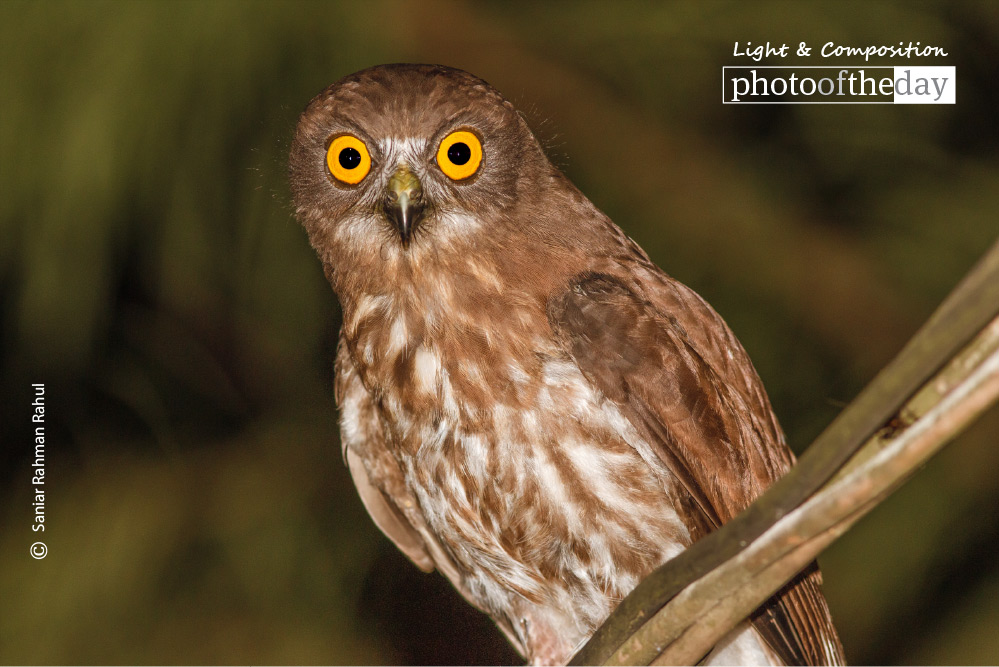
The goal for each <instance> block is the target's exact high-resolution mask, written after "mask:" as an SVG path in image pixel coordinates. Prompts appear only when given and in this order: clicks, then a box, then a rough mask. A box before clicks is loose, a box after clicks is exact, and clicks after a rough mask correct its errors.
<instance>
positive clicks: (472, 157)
mask: <svg viewBox="0 0 999 667" xmlns="http://www.w3.org/2000/svg"><path fill="white" fill-rule="evenodd" d="M481 163H482V142H480V141H479V138H478V137H477V136H475V135H474V134H472V133H471V132H468V131H467V130H458V131H457V132H452V133H451V134H449V135H447V136H446V137H444V141H442V142H441V147H440V148H438V149H437V164H438V165H439V166H440V168H441V171H443V172H444V173H445V174H447V175H448V177H449V178H451V179H453V180H455V181H460V180H462V179H463V178H468V177H469V176H471V175H472V174H474V173H475V172H476V171H478V169H479V165H480V164H481Z"/></svg>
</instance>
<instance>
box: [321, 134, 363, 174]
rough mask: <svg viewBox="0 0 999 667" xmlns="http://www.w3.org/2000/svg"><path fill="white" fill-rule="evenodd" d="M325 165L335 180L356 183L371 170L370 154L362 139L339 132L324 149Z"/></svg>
mask: <svg viewBox="0 0 999 667" xmlns="http://www.w3.org/2000/svg"><path fill="white" fill-rule="evenodd" d="M326 166H327V167H329V169H330V173H331V174H333V177H334V178H336V180H338V181H343V182H344V183H349V184H350V185H357V184H358V183H360V182H361V181H362V180H364V177H365V176H367V175H368V172H369V171H371V156H370V155H368V147H367V146H365V145H364V142H363V141H361V140H360V139H358V138H357V137H352V136H351V135H349V134H341V135H340V136H339V137H337V138H336V139H334V140H333V143H331V144H330V147H329V150H328V151H326Z"/></svg>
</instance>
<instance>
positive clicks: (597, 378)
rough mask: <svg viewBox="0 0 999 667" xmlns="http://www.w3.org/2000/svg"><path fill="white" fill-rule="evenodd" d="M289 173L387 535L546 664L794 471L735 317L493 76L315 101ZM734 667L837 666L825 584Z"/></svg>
mask: <svg viewBox="0 0 999 667" xmlns="http://www.w3.org/2000/svg"><path fill="white" fill-rule="evenodd" d="M289 171H290V181H291V187H292V192H293V196H294V203H295V209H296V214H297V216H298V219H299V220H300V221H301V223H302V224H303V225H304V227H305V229H306V230H307V232H308V236H309V240H310V242H311V244H312V246H313V247H314V248H315V250H316V252H317V254H318V256H319V259H320V260H321V262H322V266H323V269H324V272H325V275H326V277H327V279H328V280H329V282H330V285H331V286H332V288H333V290H334V292H335V293H336V295H337V297H338V299H339V301H340V304H341V306H342V313H343V326H342V330H341V331H340V338H339V346H338V352H337V358H336V365H335V375H336V378H335V394H336V401H337V405H338V407H339V410H340V427H341V444H342V447H343V455H344V459H345V461H346V465H347V466H348V467H349V469H350V473H351V476H352V478H353V480H354V483H355V485H356V486H357V491H358V493H359V494H360V497H361V500H362V501H363V503H364V506H365V507H366V508H367V510H368V512H369V513H370V515H371V517H372V519H373V520H374V522H375V523H376V524H377V525H378V527H379V528H380V529H381V530H382V531H383V532H384V533H385V535H387V536H388V537H389V538H390V539H391V540H392V541H393V542H395V544H396V545H397V546H398V547H399V549H401V550H402V551H403V552H404V553H405V554H406V555H407V556H408V557H409V558H410V559H411V560H412V561H413V562H414V563H415V564H416V565H417V566H418V567H420V568H421V569H423V570H426V571H431V570H433V569H437V570H439V571H440V572H441V573H443V574H444V576H446V577H447V578H448V579H449V580H450V581H451V583H452V584H453V585H454V586H455V588H457V589H458V591H460V593H461V594H462V595H463V596H464V597H465V599H467V600H468V601H469V602H470V603H471V604H473V605H475V606H476V607H477V608H479V609H480V610H482V611H483V612H485V613H486V614H488V615H489V616H490V617H491V618H492V619H493V620H494V621H495V623H496V625H497V626H498V627H499V628H500V629H501V630H502V631H503V632H504V633H505V635H506V636H507V637H508V638H509V640H510V642H512V644H513V645H514V646H515V647H516V649H517V650H518V651H520V653H521V654H522V655H524V656H525V657H526V658H527V659H528V660H529V661H530V662H531V663H533V664H562V663H565V662H566V661H568V660H569V659H570V658H571V657H572V655H573V654H574V652H575V651H577V650H578V649H579V648H580V647H581V645H582V644H583V643H585V641H586V640H587V638H589V637H590V635H591V634H592V633H593V632H594V630H595V629H596V628H597V627H598V626H599V625H600V624H601V622H602V621H603V620H604V619H605V618H606V617H607V616H608V615H609V614H610V612H611V611H612V610H613V609H614V607H615V606H616V605H617V604H618V603H619V602H620V601H621V600H622V599H623V598H624V596H626V595H627V594H628V592H629V591H631V590H632V588H634V587H635V585H636V584H638V582H639V581H640V580H641V579H642V578H643V577H645V576H646V575H647V574H649V573H650V572H651V571H652V570H653V569H655V568H656V567H658V566H659V565H661V564H662V563H664V562H665V561H667V560H669V559H670V558H672V557H674V556H676V555H677V554H678V553H680V552H681V551H683V550H684V549H686V548H687V547H688V546H690V545H691V544H692V543H693V542H695V541H696V540H698V539H699V538H701V537H702V536H704V535H705V534H706V533H708V532H710V531H712V530H714V529H715V528H717V527H718V526H720V525H721V524H723V523H725V522H726V521H728V520H729V519H731V518H732V517H734V516H735V515H736V514H738V513H739V512H740V511H741V510H742V509H744V508H745V507H746V506H747V505H749V504H750V503H751V502H752V501H753V500H754V499H755V498H756V497H757V496H759V495H760V493H761V492H762V491H763V490H764V489H766V488H767V487H768V486H769V485H770V484H771V483H773V482H774V480H776V479H777V478H778V477H780V476H781V475H782V474H783V473H785V472H786V471H787V470H788V468H789V467H790V466H791V465H792V462H793V457H792V454H791V452H790V450H789V449H788V447H787V445H786V444H785V441H784V436H783V434H782V432H781V429H780V426H779V425H778V423H777V419H776V418H775V416H774V414H773V411H772V410H771V407H770V403H769V400H768V398H767V395H766V393H765V391H764V389H763V386H762V384H761V382H760V379H759V377H758V376H757V374H756V371H755V370H754V368H753V366H752V364H751V363H750V361H749V358H748V357H747V355H746V352H745V351H744V350H743V348H742V346H741V345H740V344H739V341H738V340H737V339H736V337H735V336H734V334H733V333H732V332H731V331H730V330H729V328H728V327H727V326H726V324H725V322H724V321H722V318H721V317H720V316H719V315H718V314H717V313H716V312H715V311H714V310H713V309H712V308H711V307H710V306H709V305H708V304H707V303H706V302H705V301H704V300H703V299H701V298H700V297H699V296H698V295H697V294H696V293H694V292H693V291H692V290H691V289H690V288H688V287H686V286H684V285H682V284H681V283H679V282H677V281H676V280H674V279H672V278H670V277H669V276H668V275H667V274H666V273H664V272H663V271H662V270H661V269H660V268H659V267H657V266H656V265H655V264H654V263H653V262H652V261H651V260H650V259H649V257H648V255H646V254H645V252H643V251H642V249H641V248H639V247H638V245H637V244H636V243H635V242H634V241H632V240H631V239H630V238H629V237H628V236H627V235H625V233H624V232H622V231H621V229H620V228H618V227H617V226H616V225H615V224H614V223H613V222H611V220H610V219H609V218H608V217H607V216H606V215H604V214H603V213H602V212H601V211H600V210H598V209H597V208H596V207H595V206H594V205H593V204H592V203H591V202H590V201H589V200H588V199H587V198H586V197H585V196H584V195H583V194H582V193H581V192H580V191H579V190H578V189H577V188H576V187H575V186H574V185H573V184H572V183H571V182H569V180H568V179H567V178H566V177H565V176H564V175H563V174H562V173H561V172H560V171H559V170H558V169H557V168H556V167H554V166H553V165H552V164H551V162H549V160H548V158H547V157H546V156H545V153H544V151H543V150H542V148H541V146H540V145H539V143H538V141H537V140H536V139H535V137H534V135H533V134H532V133H531V131H530V129H529V128H528V126H527V124H526V122H525V121H524V119H523V117H522V116H521V115H520V114H519V113H518V112H517V110H516V109H515V108H514V106H513V105H512V104H511V103H510V102H508V101H507V100H506V99H504V98H503V97H502V96H501V95H500V94H499V93H498V92H497V91H496V90H494V89H493V88H492V87H491V86H489V85H488V84H487V83H486V82H484V81H482V80H481V79H478V78H476V77H475V76H472V75H471V74H468V73H466V72H463V71H460V70H457V69H451V68H448V67H442V66H436V65H405V64H400V65H384V66H379V67H373V68H371V69H366V70H364V71H361V72H358V73H356V74H352V75H350V76H348V77H346V78H344V79H341V80H340V81H338V82H336V83H334V84H333V85H331V86H330V87H329V88H327V89H326V90H324V91H323V92H321V93H320V94H319V95H318V96H317V97H315V98H314V99H313V100H312V101H311V102H310V103H309V105H308V107H307V108H306V110H305V111H304V112H303V114H302V116H301V118H300V120H299V123H298V127H297V129H296V133H295V137H294V141H293V145H292V148H291V154H290V159H289ZM706 660H707V662H708V663H710V664H782V663H783V664H836V663H841V662H842V661H843V655H842V648H841V646H840V643H839V639H838V637H837V635H836V631H835V629H834V628H833V625H832V621H831V619H830V616H829V611H828V609H827V606H826V602H825V599H824V598H823V596H822V593H821V591H820V579H819V573H818V571H817V568H815V567H814V566H813V567H812V568H810V569H809V570H808V571H806V572H805V573H803V574H801V575H799V577H798V578H797V579H795V580H794V581H793V582H792V584H790V585H789V586H787V587H785V588H784V589H782V591H781V593H780V594H779V595H777V596H775V597H774V598H772V599H771V600H770V601H769V602H768V603H767V604H766V605H765V606H764V607H762V608H761V609H760V610H758V611H757V612H756V613H755V614H753V616H752V617H751V619H750V620H747V621H745V622H744V623H743V624H741V625H740V626H738V627H736V629H735V630H733V631H732V633H731V634H729V635H728V636H727V637H725V638H724V639H723V640H722V641H721V642H719V644H718V645H717V646H716V647H715V648H714V650H713V651H712V652H711V653H710V654H709V655H708V656H707V657H706Z"/></svg>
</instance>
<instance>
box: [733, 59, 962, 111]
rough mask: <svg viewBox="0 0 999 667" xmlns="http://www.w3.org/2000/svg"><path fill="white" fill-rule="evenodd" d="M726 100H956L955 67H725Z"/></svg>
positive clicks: (913, 102) (866, 101)
mask: <svg viewBox="0 0 999 667" xmlns="http://www.w3.org/2000/svg"><path fill="white" fill-rule="evenodd" d="M722 79H723V81H722V86H723V100H722V101H723V103H725V104H955V103H956V88H957V74H956V68H955V67H948V66H944V67H939V66H926V67H913V66H903V67H882V66H870V65H867V66H856V67H841V66H840V67H837V66H824V65H816V66H808V65H799V66H793V65H787V66H785V65H773V66H767V65H762V66H761V65H726V66H725V67H723V68H722Z"/></svg>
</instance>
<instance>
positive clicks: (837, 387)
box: [0, 0, 999, 663]
mask: <svg viewBox="0 0 999 667" xmlns="http://www.w3.org/2000/svg"><path fill="white" fill-rule="evenodd" d="M997 10H999V5H997V4H993V3H989V2H980V3H971V2H938V3H929V2H926V3H902V2H899V3H891V2H867V3H841V2H836V3H829V4H806V3H791V2H787V3H783V2H780V3H779V2H764V3H753V4H750V3H737V2H735V3H659V2H647V3H632V2H613V3H598V2H576V3H559V4H539V3H534V2H514V3H506V2H503V3H501V2H489V3H471V2H457V3H453V4H452V3H445V2H431V3H424V2H415V1H412V0H411V1H409V2H354V3H338V4H327V3H257V2H217V3H205V4H194V3H182V2H170V3H167V2H164V3H140V2H131V3H120V4H116V3H93V2H87V3H84V2H80V3H3V4H0V44H2V45H3V57H2V58H0V91H2V101H0V169H2V172H0V179H2V180H0V313H2V326H0V371H2V382H0V427H2V428H0V437H2V448H0V483H2V486H0V503H2V504H0V661H2V662H5V663H6V662H29V663H36V662H41V663H61V662H73V663H91V662H108V663H177V662H181V663H215V662H226V663H248V662H252V663H289V662H290V663H314V662H321V663H386V662H402V663H427V662H429V663H449V662H457V663H476V662H495V663H502V662H509V661H514V660H516V657H515V655H514V654H513V653H512V651H511V650H510V649H509V648H508V647H507V646H506V645H505V643H504V641H503V640H502V639H501V638H500V637H499V635H498V633H497V632H496V631H495V630H494V629H493V628H492V626H491V624H490V623H489V622H488V620H486V619H485V618H484V617H482V616H480V615H479V614H478V613H477V612H474V611H473V610H472V609H471V608H470V607H469V606H468V605H466V604H465V603H463V602H461V601H460V600H459V599H458V598H457V596H456V595H455V594H454V593H453V592H452V591H451V590H450V588H449V586H448V585H447V584H446V583H445V582H444V580H443V578H442V577H440V576H439V575H437V574H434V575H423V574H421V573H419V572H418V571H417V570H416V568H414V567H412V566H411V565H410V564H409V563H408V562H407V561H406V560H405V559H404V558H403V557H402V556H401V555H399V554H398V553H397V552H396V551H395V549H394V547H392V545H391V544H390V543H389V542H388V541H387V540H386V539H384V538H383V537H382V536H381V535H380V533H378V532H377V530H376V529H375V528H374V526H373V525H372V524H371V522H370V521H369V520H368V518H367V517H366V515H365V513H364V510H363V508H362V507H361V504H360V503H359V501H358V499H357V497H356V494H355V492H354V490H353V487H352V486H351V484H350V482H349V479H348V476H347V475H346V473H345V470H344V466H343V465H342V462H341V461H340V454H339V445H338V442H337V426H336V414H335V411H334V406H333V396H332V361H333V353H334V344H335V334H336V331H337V328H338V326H339V315H338V309H337V305H336V302H335V299H334V297H333V294H332V292H331V290H330V289H329V287H328V286H327V284H326V283H325V281H324V279H323V276H322V272H321V269H320V265H319V262H318V260H317V259H316V257H315V255H314V253H313V251H312V249H311V248H310V247H309V245H308V243H307V239H306V236H305V233H304V232H303V230H302V229H301V228H300V227H299V225H298V224H297V222H296V221H295V220H294V218H293V216H292V211H291V206H290V203H289V193H288V187H287V184H286V174H285V170H286V164H285V161H286V154H287V151H288V147H289V142H290V138H291V135H292V132H293V130H294V126H295V122H296V118H297V115H298V113H299V112H300V111H301V110H302V109H303V108H304V106H305V104H306V103H307V102H308V100H309V99H310V98H311V97H312V96H313V95H314V94H316V93H317V92H319V91H320V90H321V89H322V88H324V87H325V86H326V85H328V84H329V83H331V82H332V81H334V80H336V79H338V78H339V77H341V76H343V75H345V74H348V73H350V72H353V71H355V70H357V69H360V68H362V67H366V66H369V65H373V64H378V63H383V62H395V61H416V62H440V63H443V64H447V65H452V66H457V67H461V68H464V69H468V70H470V71H472V72H473V73H475V74H477V75H479V76H481V77H483V78H485V79H486V80H488V81H490V82H491V83H493V84H494V85H495V86H496V87H497V88H499V89H500V90H501V91H503V92H504V93H505V94H506V96H507V97H508V98H510V99H511V100H512V101H513V102H514V103H515V104H516V105H517V106H518V107H519V108H520V109H521V110H522V111H523V112H524V113H525V115H526V116H527V118H528V120H529V122H530V123H531V124H532V126H533V127H534V128H535V130H536V132H537V134H538V136H539V137H540V138H541V140H542V141H543V142H544V144H545V145H546V146H547V147H548V150H549V154H550V155H551V156H552V159H553V160H554V161H555V162H556V163H557V164H558V165H559V166H561V167H562V168H563V169H564V170H565V171H566V172H567V173H568V175H569V176H570V177H571V178H572V179H573V180H574V181H575V182H576V184H577V185H579V186H580V188H581V189H582V190H583V191H584V192H586V193H587V194H588V195H589V197H590V198H591V199H592V200H593V201H594V202H595V203H596V204H597V205H598V206H599V207H601V208H602V209H604V210H605V211H607V212H608V213H609V214H610V216H611V217H612V218H613V219H614V220H615V221H616V222H617V223H618V224H619V225H621V226H622V227H623V228H624V229H625V230H626V231H627V232H628V233H629V234H630V235H632V236H633V237H634V238H635V239H636V240H637V241H638V242H639V243H640V244H641V245H642V246H643V247H645V248H646V249H647V250H648V251H649V253H650V254H651V255H652V257H653V258H654V259H655V260H656V261H657V262H658V263H659V264H660V265H661V266H663V267H664V268H665V269H666V270H667V271H668V272H670V273H671V274H673V275H675V276H676V277H678V278H679V279H681V280H682V281H684V282H686V283H688V284H690V285H691V286H693V287H694V288H695V289H696V290H697V291H698V292H700V293H701V294H702V295H704V296H705V297H706V298H707V299H708V300H709V301H710V302H711V303H712V304H714V306H715V307H716V308H717V309H718V310H719V311H720V312H721V313H722V315H723V316H724V317H725V318H726V319H727V320H728V322H729V323H730V325H731V326H732V328H733V329H734V330H735V332H736V333H737V334H738V335H739V337H740V338H741V339H742V341H743V342H744V344H745V346H746V348H747V349H748V350H749V353H750V355H751V356H752V358H753V360H754V362H755V364H756V366H757V368H758V369H759V372H760V374H761V376H762V377H763V380H764V383H765V384H766V386H767V388H768V390H769V392H770V395H771V397H772V399H773V402H774V405H775V409H776V411H777V413H778V415H779V417H780V418H781V420H782V422H783V424H784V426H785V429H786V430H787V433H788V437H789V440H790V442H791V443H792V445H793V446H794V447H795V448H796V449H797V450H798V451H801V449H802V448H803V447H805V446H807V444H808V443H809V442H810V441H811V439H812V438H814V437H815V436H816V435H817V434H818V433H819V431H820V430H821V429H822V428H823V427H824V426H825V425H826V424H827V423H828V422H829V421H830V420H831V419H832V418H833V417H834V416H835V415H836V414H837V412H838V411H839V410H840V409H841V408H842V406H843V405H845V404H846V403H847V402H849V401H850V400H851V399H852V398H853V397H854V396H855V395H856V394H857V392H858V391H859V390H860V389H861V388H862V387H863V386H864V384H865V383H866V382H868V381H869V380H870V379H871V377H873V375H874V374H875V373H876V372H877V371H878V370H879V369H880V368H881V367H882V366H883V365H884V364H885V363H886V362H887V361H888V360H889V359H890V358H891V357H892V355H893V354H894V353H895V352H897V351H898V349H899V348H900V347H901V346H902V345H903V344H904V343H905V341H906V340H907V339H908V338H909V336H911V334H912V333H913V332H914V331H915V329H916V328H917V327H918V326H919V325H920V324H921V323H922V322H923V321H924V320H925V318H926V317H927V316H928V315H929V314H930V313H931V312H932V310H933V308H934V307H935V306H936V305H937V304H938V303H939V301H940V300H941V299H942V298H943V296H944V295H945V294H946V293H947V292H948V291H949V290H950V289H951V287H952V286H953V285H954V284H955V283H956V282H957V281H958V280H959V279H960V277H961V276H962V275H963V274H964V273H965V272H966V271H967V269H968V268H969V267H970V266H971V265H972V264H973V263H974V262H975V260H976V259H977V258H978V257H979V256H980V255H981V254H982V253H983V251H984V250H985V249H986V248H987V247H988V246H989V244H990V243H991V242H992V241H993V240H994V239H995V237H996V234H997V230H999V221H997V212H999V187H997V184H999V178H997V176H999V159H997V158H999V155H997V141H999V130H997V127H999V124H997V123H996V109H997V108H999V83H997V80H996V77H995V63H996V62H997V61H999V11H997ZM736 40H738V41H741V42H745V41H752V42H754V43H764V42H766V41H767V40H770V41H771V42H774V43H777V44H780V43H783V42H788V43H789V44H791V45H792V51H793V50H794V47H795V46H796V45H797V43H798V42H800V41H808V42H809V44H810V45H811V46H813V47H816V50H817V48H820V47H821V45H822V44H823V43H825V42H827V41H835V42H836V43H838V44H844V45H858V46H866V45H868V44H895V43H897V42H899V41H905V42H908V41H910V40H911V41H913V42H915V41H921V42H922V43H923V44H924V45H926V44H932V45H937V46H941V47H943V48H944V49H945V50H946V51H947V52H948V53H949V54H950V55H949V57H947V58H945V59H934V60H932V61H918V60H917V61H903V62H900V63H897V62H875V61H874V60H872V64H928V65H942V64H945V65H954V66H956V67H957V79H958V82H957V86H958V90H957V104H956V105H954V106H899V107H895V106H741V107H740V106H723V105H722V104H721V80H720V78H721V77H720V73H721V67H722V66H723V65H730V64H749V61H746V60H744V59H736V58H733V56H732V49H733V44H734V42H735V41H736ZM785 63H792V64H829V63H827V62H824V61H822V60H821V59H819V58H812V59H810V60H802V59H797V58H791V59H788V61H785ZM832 64H844V65H857V64H864V63H863V61H862V60H860V61H858V60H856V59H854V60H849V59H842V58H841V59H836V61H835V62H833V63H832ZM33 382H44V383H45V384H46V388H47V400H48V404H47V406H48V412H47V417H48V420H47V427H48V430H47V437H48V449H47V472H48V475H47V484H46V488H47V490H48V494H47V504H46V532H45V533H44V539H45V542H46V543H47V544H48V546H49V550H50V551H49V556H48V557H47V558H46V559H45V560H42V561H36V560H33V559H32V558H31V557H30V556H29V554H28V548H29V546H30V544H31V543H32V542H34V541H35V539H36V538H37V536H38V534H36V533H32V532H31V530H30V528H31V520H32V517H31V514H32V508H31V505H30V504H31V502H32V500H33V498H32V495H31V493H30V486H31V485H30V475H31V469H30V467H29V456H30V455H31V453H32V444H31V440H30V433H31V429H30V426H31V425H30V415H31V411H30V406H29V403H30V401H31V399H32V391H31V388H30V384H31V383H33ZM997 428H999V413H997V411H996V410H992V411H991V412H990V413H988V414H986V415H985V416H984V417H983V418H982V419H981V420H980V421H979V422H978V423H977V425H975V426H974V427H972V428H971V429H970V430H969V431H968V432H967V433H966V434H965V435H963V436H962V437H961V438H960V439H959V440H958V441H956V442H954V443H953V444H952V445H951V446H950V447H948V448H947V449H946V450H944V452H943V453H942V454H940V455H939V456H937V457H936V458H935V459H934V460H932V461H931V462H930V464H929V465H928V466H927V467H926V468H925V469H924V470H922V471H920V472H919V473H918V474H917V475H916V476H915V477H914V478H913V480H912V481H911V482H910V483H909V484H907V485H906V486H905V487H904V488H902V489H901V490H900V491H899V492H898V493H896V494H895V495H894V496H893V497H892V498H891V499H890V500H888V501H887V502H885V503H884V504H883V505H881V506H880V507H879V508H878V509H876V510H875V511H874V512H873V513H872V514H871V515H870V516H869V517H867V518H866V519H864V520H863V521H862V522H861V523H860V524H859V525H858V526H857V527H856V528H855V529H853V530H852V531H851V532H850V533H848V534H847V535H846V536H845V537H844V538H843V539H841V540H840V541H839V542H837V543H836V544H835V545H834V546H832V547H831V548H830V549H829V550H828V551H827V552H826V553H825V554H823V556H822V558H821V563H822V565H823V568H824V571H825V579H826V592H827V595H828V598H829V602H830V605H831V607H832V611H833V615H834V617H835V619H836V622H837V625H838V626H839V629H840V632H841V634H842V638H843V642H844V644H845V646H846V650H847V655H848V657H849V658H850V659H851V660H852V661H853V662H856V663H870V662H873V663H995V662H996V661H999V633H997V632H996V628H997V627H999V558H997V557H996V554H997V552H999V481H997V471H999V448H997V446H996V444H997V443H996V432H997Z"/></svg>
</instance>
